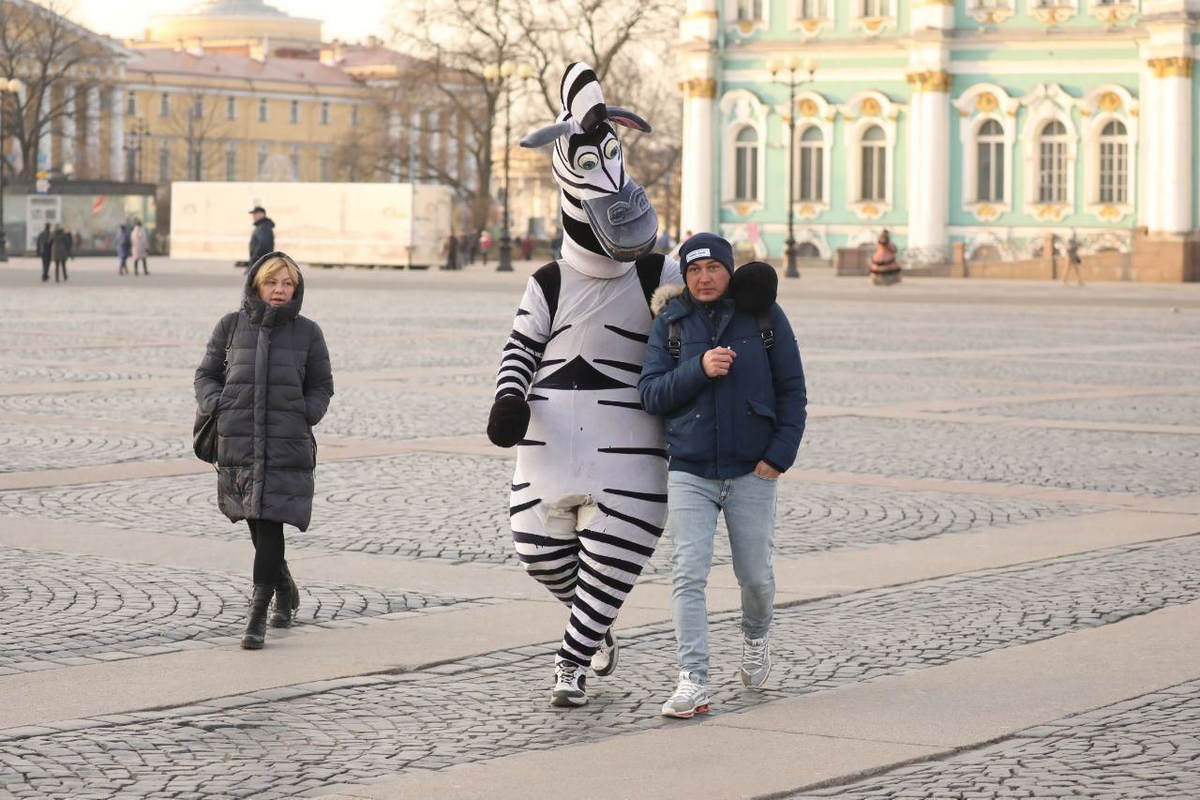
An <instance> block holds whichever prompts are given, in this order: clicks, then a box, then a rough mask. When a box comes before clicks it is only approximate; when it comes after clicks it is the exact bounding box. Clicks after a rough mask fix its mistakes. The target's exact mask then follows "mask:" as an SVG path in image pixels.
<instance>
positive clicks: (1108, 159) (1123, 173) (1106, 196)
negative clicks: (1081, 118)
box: [1100, 119, 1129, 203]
mask: <svg viewBox="0 0 1200 800" xmlns="http://www.w3.org/2000/svg"><path fill="white" fill-rule="evenodd" d="M1128 187H1129V135H1128V131H1126V129H1125V123H1123V122H1121V121H1120V120H1115V119H1114V120H1112V121H1111V122H1109V123H1108V124H1107V125H1105V126H1104V129H1103V130H1102V131H1100V202H1101V203H1126V202H1128V201H1129V188H1128Z"/></svg>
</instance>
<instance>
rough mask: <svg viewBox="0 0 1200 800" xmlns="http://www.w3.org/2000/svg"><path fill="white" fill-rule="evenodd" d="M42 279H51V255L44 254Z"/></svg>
mask: <svg viewBox="0 0 1200 800" xmlns="http://www.w3.org/2000/svg"><path fill="white" fill-rule="evenodd" d="M42 280H44V281H48V280H50V256H42Z"/></svg>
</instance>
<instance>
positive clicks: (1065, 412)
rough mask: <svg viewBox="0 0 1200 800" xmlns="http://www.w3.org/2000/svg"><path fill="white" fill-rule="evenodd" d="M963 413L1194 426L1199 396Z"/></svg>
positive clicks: (1199, 410) (1197, 419)
mask: <svg viewBox="0 0 1200 800" xmlns="http://www.w3.org/2000/svg"><path fill="white" fill-rule="evenodd" d="M965 413H977V414H998V415H1000V416H1005V417H1025V418H1034V419H1064V420H1088V421H1092V422H1128V423H1137V424H1141V425H1196V424H1197V423H1200V394H1184V395H1174V394H1160V395H1150V396H1146V397H1120V398H1111V399H1103V400H1070V401H1063V402H1052V403H1021V404H1018V405H1003V406H989V407H986V408H977V409H972V410H971V411H968V412H965Z"/></svg>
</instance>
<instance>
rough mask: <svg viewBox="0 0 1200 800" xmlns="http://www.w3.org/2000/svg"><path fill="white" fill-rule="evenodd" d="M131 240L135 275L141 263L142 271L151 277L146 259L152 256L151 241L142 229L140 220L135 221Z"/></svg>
mask: <svg viewBox="0 0 1200 800" xmlns="http://www.w3.org/2000/svg"><path fill="white" fill-rule="evenodd" d="M130 239H131V243H132V250H133V274H134V275H137V274H138V264H139V263H140V264H141V265H142V271H143V272H145V273H146V274H147V275H149V274H150V265H149V264H148V263H147V262H146V258H147V257H148V256H149V255H150V240H149V238H148V237H147V236H146V229H145V228H143V227H142V221H141V220H140V219H135V220H134V221H133V233H132V234H131V235H130Z"/></svg>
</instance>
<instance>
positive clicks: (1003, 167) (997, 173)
mask: <svg viewBox="0 0 1200 800" xmlns="http://www.w3.org/2000/svg"><path fill="white" fill-rule="evenodd" d="M989 126H990V127H992V129H993V131H994V132H985V130H984V129H985V128H987V127H989ZM974 127H975V137H974V139H975V141H974V145H975V176H974V177H975V192H974V195H975V202H976V203H989V204H995V203H1004V201H1005V200H1007V199H1008V185H1007V184H1008V180H1007V176H1008V172H1009V166H1010V165H1009V163H1008V162H1009V158H1008V146H1007V145H1008V142H1007V141H1006V140H1005V137H1004V125H1003V124H1002V123H1001V122H1000V120H998V119H996V118H995V116H993V115H987V116H983V117H980V118H979V120H978V121H977V122H976V123H975V126H974ZM985 148H986V149H987V152H988V158H987V162H988V163H987V177H986V178H985V185H984V186H981V185H980V183H979V179H980V177H981V176H982V175H983V173H982V170H983V169H984V165H983V159H981V158H980V156H981V155H982V153H983V152H984V149H985ZM997 162H998V163H999V166H997ZM984 189H986V190H987V193H988V194H991V195H993V196H992V197H982V196H981V195H983V193H984Z"/></svg>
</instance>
